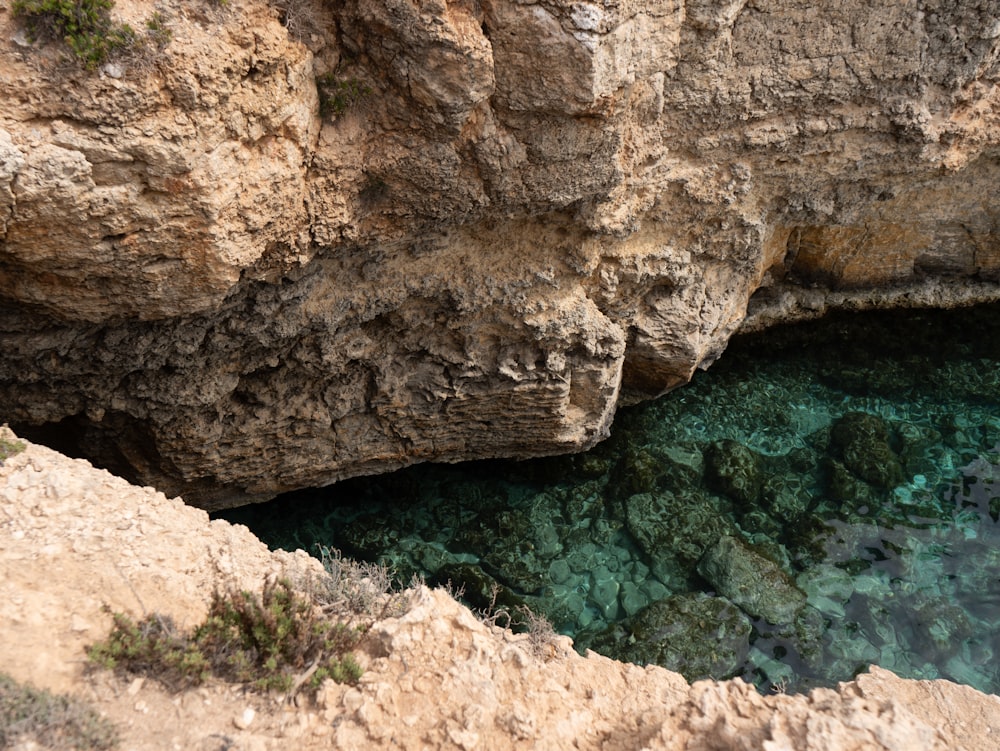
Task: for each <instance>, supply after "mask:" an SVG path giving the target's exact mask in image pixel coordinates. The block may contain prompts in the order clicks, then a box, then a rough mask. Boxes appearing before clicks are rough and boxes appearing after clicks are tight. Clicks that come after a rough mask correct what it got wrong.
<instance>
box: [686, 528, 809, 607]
mask: <svg viewBox="0 0 1000 751" xmlns="http://www.w3.org/2000/svg"><path fill="white" fill-rule="evenodd" d="M698 573H699V574H701V575H702V576H703V577H705V580H706V581H708V582H709V583H710V584H711V585H712V586H713V587H714V588H715V590H716V591H717V592H718V593H719V594H721V595H722V596H723V597H727V598H729V599H730V600H732V601H733V602H734V603H736V604H737V605H739V606H740V608H742V609H743V610H744V611H745V612H746V613H748V614H749V615H751V616H753V617H754V618H763V619H764V620H766V621H768V622H769V623H773V624H775V625H780V624H787V623H792V622H793V621H794V620H795V618H796V616H797V615H798V614H799V612H800V611H801V610H802V607H803V606H804V605H805V603H806V596H805V594H803V592H802V590H800V589H799V588H798V587H796V586H795V583H794V582H793V581H792V579H791V577H789V576H788V574H786V573H785V572H784V571H782V570H781V567H780V566H778V564H777V563H775V562H774V561H772V560H771V559H770V558H766V557H765V556H763V555H761V554H760V553H758V552H756V551H755V550H753V549H752V548H751V547H750V546H749V545H747V544H746V543H745V542H743V541H742V540H740V539H738V538H736V537H731V536H729V535H726V536H724V537H722V538H720V539H719V541H718V542H717V543H716V544H715V545H713V546H712V547H711V548H709V549H708V550H707V551H706V552H705V555H704V556H703V557H702V559H701V561H699V562H698Z"/></svg>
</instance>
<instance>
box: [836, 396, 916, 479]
mask: <svg viewBox="0 0 1000 751" xmlns="http://www.w3.org/2000/svg"><path fill="white" fill-rule="evenodd" d="M830 447H831V449H832V451H833V452H834V453H835V454H837V455H839V456H840V458H841V459H842V461H843V463H844V466H846V467H847V468H848V469H849V470H851V472H853V473H854V474H855V475H857V476H858V477H860V478H861V479H862V480H864V481H865V482H867V483H868V484H870V485H873V486H874V487H876V488H883V489H886V490H888V489H891V488H894V487H896V486H897V485H899V484H900V483H902V482H903V480H904V476H903V467H902V464H901V463H900V460H899V456H898V455H897V454H896V452H895V451H894V450H893V449H892V447H891V446H890V445H889V426H888V425H887V424H886V422H885V421H884V420H882V419H881V418H880V417H878V416H876V415H870V414H868V413H866V412H849V413H847V414H846V415H844V416H843V417H841V418H840V419H839V420H837V422H835V423H834V425H833V430H832V431H831V433H830Z"/></svg>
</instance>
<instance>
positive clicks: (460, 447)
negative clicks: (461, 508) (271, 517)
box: [0, 0, 1000, 507]
mask: <svg viewBox="0 0 1000 751" xmlns="http://www.w3.org/2000/svg"><path fill="white" fill-rule="evenodd" d="M154 11H158V12H160V13H162V14H163V16H164V17H165V18H166V25H167V28H169V30H170V32H171V35H172V36H171V41H170V43H169V44H168V45H167V46H166V48H165V49H164V50H163V51H162V52H161V53H159V54H158V55H156V56H147V57H145V58H142V59H131V60H128V59H126V60H124V61H121V62H114V63H110V64H107V65H104V66H103V67H100V68H98V69H97V70H94V71H86V70H84V69H82V68H80V67H79V66H73V65H70V64H67V63H66V62H65V61H64V60H62V59H61V57H60V56H61V55H63V52H62V51H61V50H60V47H59V45H58V44H47V45H43V44H41V43H32V42H30V40H29V39H28V38H27V37H26V36H25V33H24V30H23V28H21V27H20V24H19V21H18V20H17V19H15V18H13V17H12V13H11V12H10V11H9V10H8V9H7V8H4V9H0V72H2V75H0V101H2V102H3V103H4V104H3V108H2V109H0V296H2V306H0V311H2V312H0V337H2V339H0V341H2V346H3V352H4V356H3V359H2V362H0V395H2V401H0V403H2V404H3V405H4V406H3V409H2V410H0V412H2V414H0V419H4V420H8V421H11V422H13V423H15V424H17V425H19V426H20V427H21V428H22V430H28V429H30V428H31V427H32V426H36V428H37V426H42V432H44V430H48V431H49V433H50V434H51V435H56V436H57V437H60V436H61V437H63V438H67V437H70V438H72V439H73V440H75V441H78V442H79V444H80V445H82V446H85V447H86V448H87V450H88V451H89V452H90V456H91V458H93V459H94V460H96V461H98V462H100V463H102V464H105V465H107V466H111V467H114V468H115V469H117V470H118V471H124V472H126V473H129V474H130V475H131V476H132V477H134V478H136V479H139V480H141V481H142V482H143V483H146V484H154V485H156V486H157V487H160V488H162V489H164V490H165V491H167V492H169V493H177V492H183V493H184V494H185V496H186V498H187V499H188V500H189V501H191V502H195V503H198V504H200V505H203V506H206V507H218V506H224V505H232V504H236V503H241V502H245V501H247V500H252V499H254V498H263V497H267V496H270V495H273V494H275V493H278V492H281V491H283V490H287V489H290V488H295V487H302V486H307V485H319V484H324V483H329V482H332V481H335V480H337V479H339V478H343V477H347V476H351V475H357V474H363V473H371V472H379V471H384V470H388V469H391V468H395V467H399V466H402V465H405V464H409V463H413V462H417V461H423V460H430V459H436V460H444V461H456V460H461V459H467V458H473V457H482V456H529V455H537V454H545V453H556V452H564V451H573V450H578V449H581V448H585V447H587V446H589V445H592V444H593V443H594V442H596V441H597V440H600V439H601V438H602V437H603V436H604V435H606V433H607V430H608V426H609V424H610V422H611V420H612V418H613V415H614V411H615V407H616V404H617V403H618V402H619V400H620V399H622V398H627V399H635V398H643V397H647V396H651V395H655V394H659V393H662V392H663V391H664V390H667V389H669V388H672V387H674V386H677V385H679V384H681V383H683V382H685V381H686V380H687V379H688V378H690V376H691V374H692V373H693V371H694V370H695V369H696V368H697V367H699V366H705V365H707V364H710V363H711V361H712V360H713V359H715V358H716V357H717V356H718V355H719V353H720V352H721V351H722V350H723V349H724V347H725V344H726V341H727V339H728V337H729V336H730V335H731V334H732V333H733V332H734V331H735V330H736V329H737V328H738V327H739V326H740V325H741V322H743V321H744V319H745V318H746V317H747V314H748V311H749V313H750V320H749V322H748V323H747V324H746V325H748V326H761V325H766V324H767V323H768V322H771V321H773V320H779V319H783V318H788V317H795V316H802V315H815V314H818V313H819V312H821V311H822V310H823V309H824V308H825V307H826V306H828V305H830V304H837V305H877V304H940V305H946V304H957V303H960V302H966V301H972V300H980V299H996V298H998V297H1000V238H998V235H997V221H998V213H1000V210H998V209H997V207H996V204H995V201H994V200H993V187H994V186H995V185H996V184H997V182H998V179H1000V123H998V116H1000V89H998V87H997V79H998V75H1000V62H998V52H1000V0H960V1H959V2H956V1H955V0H911V1H909V2H898V1H897V0H876V1H875V2H860V0H837V1H836V2H828V3H823V4H822V7H820V5H814V4H808V3H805V4H804V3H800V2H794V1H793V0H735V1H733V2H707V1H706V0H657V2H647V3H637V2H630V1H628V0H620V1H615V0H606V1H605V2H601V3H584V2H569V1H568V0H546V2H536V3H517V2H511V1H509V0H483V1H482V2H477V1H475V0H471V1H469V2H465V1H464V0H459V1H456V2H452V3H447V2H443V1H441V0H426V1H421V0H416V1H413V2H404V1H403V0H345V2H342V3H332V2H330V3H323V2H320V0H315V2H314V1H313V0H281V1H279V0H272V4H271V5H268V4H267V3H265V2H264V0H231V2H230V3H228V4H225V5H218V4H213V3H211V2H208V0H195V1H194V2H186V3H181V2H180V1H179V0H163V1H162V2H159V3H157V4H156V5H155V6H154V4H153V3H152V2H146V1H145V0H131V1H130V2H121V3H119V4H118V6H116V9H115V12H116V13H118V14H119V15H120V16H121V17H122V18H123V19H127V20H130V21H132V22H133V23H134V24H136V25H137V26H138V25H141V24H142V22H143V19H147V18H149V17H150V16H151V14H152V13H154ZM345 92H346V93H347V95H345ZM321 110H322V111H323V112H324V113H325V114H323V115H322V116H321V114H320V113H321ZM45 426H47V427H45ZM40 434H41V433H34V435H40Z"/></svg>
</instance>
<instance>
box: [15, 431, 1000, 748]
mask: <svg viewBox="0 0 1000 751" xmlns="http://www.w3.org/2000/svg"><path fill="white" fill-rule="evenodd" d="M2 437H3V438H5V439H10V438H11V436H10V434H9V433H7V432H6V431H4V432H3V435H2ZM0 534H2V537H3V539H4V544H3V546H0V624H2V625H0V636H2V638H0V664H2V665H3V666H4V671H6V672H9V673H10V674H12V675H13V677H14V678H16V679H18V680H20V681H29V682H31V683H33V684H34V685H36V686H40V687H44V688H48V689H52V690H55V691H59V692H73V693H76V694H77V695H79V696H80V697H82V698H83V699H85V700H86V701H88V702H90V703H91V704H92V705H93V706H94V707H95V708H96V709H97V710H98V711H100V712H101V713H103V714H105V715H106V716H107V717H108V718H109V719H111V720H112V721H113V722H114V723H115V725H116V727H117V728H118V730H119V733H120V735H121V738H122V743H123V747H125V748H130V749H137V750H140V749H149V750H150V751H153V750H154V749H155V750H156V751H159V750H160V749H164V748H186V749H205V750H206V751H207V750H208V749H218V748H220V747H225V748H239V749H259V750H260V751H266V750H267V749H283V748H288V747H289V744H292V745H293V746H294V747H295V748H300V749H303V750H304V751H311V750H312V749H320V748H331V747H335V748H344V749H391V748H416V747H420V748H428V749H476V748H496V749H529V748H533V749H539V748H541V749H565V748H579V749H595V750H596V749H601V750H602V751H606V750H608V749H639V748H643V749H663V750H669V751H681V750H685V751H695V750H696V749H709V748H727V749H746V750H747V751H750V750H751V749H789V748H795V749H799V750H800V751H813V750H815V751H819V750H822V751H848V750H851V751H854V750H858V751H860V750H861V749H865V750H866V751H867V750H869V749H871V750H873V751H874V750H876V749H892V750H893V751H912V749H927V751H932V750H936V749H940V750H941V751H946V750H947V751H961V750H965V751H990V750H991V749H1000V699H998V698H997V697H995V696H987V695H984V694H981V693H978V692H977V691H975V690H973V689H971V688H968V687H965V686H959V685H956V684H953V683H950V682H948V681H909V680H902V679H900V678H897V677H896V676H894V675H893V674H892V673H889V672H888V671H885V670H880V669H878V668H872V669H871V672H870V673H868V674H864V675H860V676H858V678H857V679H856V680H854V681H852V682H850V683H845V684H841V685H840V686H839V687H838V688H837V689H817V690H814V691H812V692H810V693H809V694H808V695H773V696H766V697H763V696H760V695H758V694H757V693H756V692H755V691H754V690H753V688H752V687H751V686H749V685H747V684H745V683H743V682H741V681H738V680H737V681H727V682H724V683H712V682H710V681H701V682H698V683H695V684H694V685H688V684H687V683H686V682H685V681H684V679H683V678H681V677H680V676H679V675H677V674H675V673H670V672H668V671H666V670H664V669H662V668H659V667H646V668H641V667H638V666H635V665H625V664H622V663H617V662H614V661H613V660H610V659H607V658H604V657H601V656H599V655H596V654H594V653H588V655H587V656H586V657H581V656H580V655H578V654H577V653H576V652H574V651H573V650H572V649H571V644H570V642H569V639H568V638H566V637H557V638H556V639H554V640H551V641H549V642H548V643H547V644H546V645H545V648H544V649H541V650H540V649H537V648H532V645H531V643H530V637H529V636H528V635H513V634H511V633H510V632H507V631H503V630H501V629H498V628H496V627H490V626H488V625H486V624H484V623H483V622H481V621H479V620H477V619H476V618H475V617H474V616H473V615H472V613H470V612H469V611H468V610H467V609H465V608H464V607H462V606H461V605H459V604H458V603H457V602H455V601H454V600H453V599H451V597H450V596H448V595H447V594H445V593H444V592H443V591H440V590H436V591H431V590H428V589H426V588H419V589H416V590H413V591H412V592H411V594H410V602H409V609H408V612H406V613H405V614H403V615H401V616H399V617H395V618H386V619H384V620H381V621H378V622H377V623H376V624H375V625H374V626H373V627H372V629H371V630H370V631H369V634H368V637H367V638H366V640H365V641H364V642H363V643H362V645H363V650H362V651H360V652H359V653H358V655H359V660H360V661H361V663H362V665H363V667H364V668H365V672H364V675H363V676H362V678H361V682H360V684H359V685H357V686H353V687H350V686H343V685H338V684H334V683H332V682H329V681H328V682H327V683H326V684H325V686H324V687H323V689H322V690H321V691H320V692H319V694H318V696H317V697H316V700H315V701H312V700H306V698H305V697H300V701H299V702H298V703H284V704H283V703H281V702H280V701H279V700H278V698H277V697H275V696H260V695H255V694H251V693H248V692H247V691H246V690H245V688H244V687H243V686H229V685H226V684H220V683H209V684H208V685H206V686H204V687H202V688H199V689H192V690H189V691H186V692H183V693H180V694H169V693H166V692H165V691H164V690H163V689H162V688H161V687H159V686H158V685H157V684H155V683H154V682H152V681H150V680H145V681H144V680H141V679H137V680H131V681H129V680H124V679H120V678H116V677H114V676H113V675H111V674H108V673H100V672H99V673H96V674H90V675H85V674H84V670H83V667H84V662H85V656H84V652H83V649H84V646H85V645H86V644H89V643H92V642H94V641H96V640H98V639H101V638H103V637H104V636H105V635H106V633H107V629H108V628H109V627H110V624H111V620H110V616H109V615H108V613H107V612H106V610H105V609H104V606H105V605H107V606H109V607H110V608H111V609H113V610H119V611H125V612H128V613H131V614H133V615H134V616H136V617H139V616H142V615H144V614H147V613H151V612H158V613H161V614H163V615H169V616H171V617H172V618H173V619H174V621H175V622H176V623H177V624H180V625H183V626H191V625H193V624H194V623H196V622H198V621H199V620H200V619H201V618H202V617H203V616H204V613H205V612H206V609H207V603H208V599H209V596H210V594H211V592H212V591H213V590H214V589H216V588H219V589H225V588H227V587H232V586H236V587H244V588H251V589H252V588H256V587H259V586H260V583H261V582H262V581H263V579H264V577H266V576H269V575H280V576H287V577H291V578H296V577H298V578H301V577H303V576H308V575H309V574H310V573H315V571H316V567H318V565H319V564H318V562H317V561H315V560H313V559H310V558H309V557H308V556H306V555H304V554H303V553H301V551H300V552H298V553H296V554H295V555H291V554H288V553H283V552H278V553H270V552H268V551H267V549H266V548H265V547H264V545H263V544H261V543H260V542H259V541H258V540H256V539H255V538H254V537H253V536H252V535H251V534H250V533H249V532H248V531H247V530H246V528H245V527H234V526H231V525H230V524H228V523H227V522H223V521H214V522H211V523H209V522H208V518H207V515H206V514H205V513H204V512H203V511H200V510H198V509H195V508H192V507H189V506H186V505H184V504H183V503H182V502H181V500H180V499H173V500H169V499H167V498H166V497H165V496H163V495H162V494H161V493H158V492H156V491H153V490H152V489H150V488H138V487H134V486H130V485H129V484H128V483H126V482H125V481H123V480H121V479H119V478H117V477H114V476H112V475H109V474H108V473H107V472H105V471H103V470H96V469H94V468H92V467H90V466H89V465H88V464H87V463H86V462H84V461H82V460H70V459H67V458H66V457H63V456H61V455H59V454H57V453H55V452H53V451H51V450H49V449H47V448H44V447H42V446H37V445H28V446H27V448H26V449H25V450H24V451H23V452H21V453H19V454H17V455H15V456H13V457H10V458H8V459H6V460H5V461H4V462H3V464H2V466H0ZM23 747H25V748H27V747H29V746H27V745H25V746H23Z"/></svg>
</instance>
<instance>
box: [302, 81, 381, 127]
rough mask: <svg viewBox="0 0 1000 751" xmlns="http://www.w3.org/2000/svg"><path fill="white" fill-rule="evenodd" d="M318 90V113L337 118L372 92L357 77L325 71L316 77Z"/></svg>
mask: <svg viewBox="0 0 1000 751" xmlns="http://www.w3.org/2000/svg"><path fill="white" fill-rule="evenodd" d="M316 88H317V89H318V90H319V113H320V114H321V115H322V116H323V117H332V118H337V117H340V116H341V115H343V114H344V113H345V112H347V110H349V109H350V108H351V107H353V106H354V105H356V104H358V103H359V102H361V101H362V100H364V99H365V97H367V96H368V95H369V94H371V93H372V90H371V88H370V87H368V86H366V85H365V84H363V83H362V82H361V81H359V80H358V79H357V78H339V77H337V76H336V75H335V74H334V73H327V74H325V75H322V76H320V77H319V78H317V79H316Z"/></svg>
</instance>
